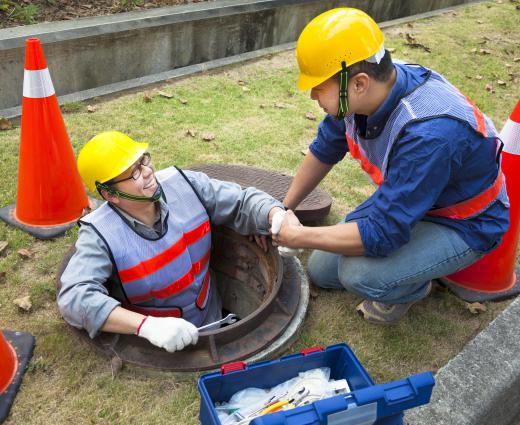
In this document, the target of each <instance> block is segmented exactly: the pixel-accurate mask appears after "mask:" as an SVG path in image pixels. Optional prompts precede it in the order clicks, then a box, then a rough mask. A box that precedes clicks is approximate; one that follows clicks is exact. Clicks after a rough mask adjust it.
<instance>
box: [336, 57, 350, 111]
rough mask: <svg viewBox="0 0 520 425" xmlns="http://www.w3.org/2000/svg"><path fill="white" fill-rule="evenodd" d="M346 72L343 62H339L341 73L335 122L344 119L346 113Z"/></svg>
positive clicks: (345, 65)
mask: <svg viewBox="0 0 520 425" xmlns="http://www.w3.org/2000/svg"><path fill="white" fill-rule="evenodd" d="M347 86H348V71H347V64H346V63H345V61H343V62H341V71H340V72H339V109H338V114H337V115H336V121H341V120H342V119H343V118H345V115H346V114H347V112H348V92H347Z"/></svg>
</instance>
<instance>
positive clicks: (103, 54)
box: [0, 0, 472, 116]
mask: <svg viewBox="0 0 520 425" xmlns="http://www.w3.org/2000/svg"><path fill="white" fill-rule="evenodd" d="M470 2H472V0H357V1H356V0H354V1H340V0H284V1H282V0H217V1H214V2H205V3H197V4H192V5H187V6H179V7H167V8H161V9H153V10H148V11H142V12H130V13H123V14H117V15H112V16H102V17H97V18H86V19H79V20H75V21H61V22H52V23H47V24H39V25H29V26H25V27H16V28H8V29H3V30H0V75H1V79H0V115H2V112H4V114H3V115H6V111H7V112H9V110H11V111H10V112H11V113H7V115H12V116H15V115H16V113H13V111H19V105H20V104H21V97H22V82H23V64H24V43H25V39H26V38H28V37H38V38H40V40H41V41H42V43H43V48H44V52H45V57H46V59H47V64H48V67H49V70H50V73H51V77H52V80H53V83H54V87H55V89H56V93H57V94H58V96H60V97H61V96H63V95H68V94H73V93H83V95H82V96H79V98H88V97H92V96H95V95H100V94H105V93H108V92H113V91H118V90H121V89H124V88H128V87H135V86H139V85H142V84H147V83H150V82H154V81H159V80H164V79H167V78H171V77H172V75H174V74H171V73H169V72H170V71H171V70H175V69H184V68H185V67H189V66H193V65H196V64H204V63H210V62H211V61H215V60H219V59H222V58H229V57H236V56H237V55H241V54H244V53H246V52H255V51H258V50H260V51H261V49H266V48H270V47H271V46H277V45H283V44H286V43H291V42H294V41H296V40H297V38H298V35H299V33H300V32H301V30H302V29H303V27H304V26H305V24H306V23H307V22H309V21H310V20H311V19H312V18H313V17H314V16H316V15H318V14H319V13H321V12H323V11H325V10H328V9H331V8H334V7H339V6H350V7H357V8H360V9H363V10H365V11H366V12H367V13H369V14H370V15H371V16H373V17H374V19H375V20H376V21H378V22H382V21H388V20H393V19H397V18H401V17H406V16H409V15H414V14H418V13H423V12H428V11H431V10H435V9H439V8H445V7H449V6H454V5H460V4H463V3H470ZM149 76H156V78H149ZM129 81H131V82H132V83H130V84H125V83H124V82H129ZM99 87H105V89H104V90H101V91H96V89H97V88H99ZM89 90H90V91H89ZM92 90H94V91H92ZM64 99H65V100H67V99H68V100H73V99H75V98H74V97H73V96H72V97H71V96H68V97H67V96H65V97H64V98H60V100H61V101H64ZM13 108H14V109H13Z"/></svg>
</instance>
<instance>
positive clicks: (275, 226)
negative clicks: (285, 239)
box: [271, 210, 302, 257]
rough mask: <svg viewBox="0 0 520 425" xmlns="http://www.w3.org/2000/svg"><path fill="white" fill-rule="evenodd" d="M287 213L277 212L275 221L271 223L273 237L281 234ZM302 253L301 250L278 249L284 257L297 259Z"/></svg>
mask: <svg viewBox="0 0 520 425" xmlns="http://www.w3.org/2000/svg"><path fill="white" fill-rule="evenodd" d="M286 212H287V211H283V210H280V211H276V212H275V213H274V215H273V220H272V222H271V233H272V234H273V235H277V234H278V233H280V229H281V228H282V222H283V219H284V217H285V213H286ZM301 252H302V250H301V249H295V248H287V247H285V246H279V247H278V253H279V254H280V255H281V256H282V257H295V256H296V255H298V254H299V253H301Z"/></svg>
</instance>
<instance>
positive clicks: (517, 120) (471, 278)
mask: <svg viewBox="0 0 520 425" xmlns="http://www.w3.org/2000/svg"><path fill="white" fill-rule="evenodd" d="M500 138H501V139H502V141H503V142H504V149H503V151H502V171H503V173H504V176H505V177H506V187H507V195H508V197H509V202H510V203H511V207H510V210H509V218H510V224H509V230H508V231H507V233H506V234H505V235H504V238H503V240H502V243H501V244H500V246H499V247H498V248H497V249H495V250H494V251H492V252H490V253H489V254H487V255H485V256H484V257H482V258H481V259H480V260H479V261H477V262H476V263H473V264H472V265H471V266H469V267H467V268H465V269H464V270H461V271H459V272H457V273H454V274H451V275H449V276H447V277H444V278H442V279H441V281H442V283H444V284H446V285H447V286H448V287H449V288H450V289H451V290H452V291H453V292H454V293H455V294H456V295H457V296H459V297H460V298H462V299H464V300H466V301H469V302H475V301H498V300H502V299H505V298H510V297H512V296H515V295H518V294H519V293H520V283H519V279H518V276H519V271H518V269H517V270H515V257H516V249H517V246H518V233H519V230H520V101H519V102H518V103H517V105H516V108H515V110H514V111H513V113H512V114H511V117H510V118H509V119H508V120H507V122H506V125H505V126H504V128H503V129H502V131H501V133H500Z"/></svg>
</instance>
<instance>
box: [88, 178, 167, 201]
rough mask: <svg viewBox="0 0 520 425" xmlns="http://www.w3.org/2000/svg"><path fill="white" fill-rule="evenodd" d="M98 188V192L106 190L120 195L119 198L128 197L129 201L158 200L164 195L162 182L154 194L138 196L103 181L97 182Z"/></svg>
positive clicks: (114, 194)
mask: <svg viewBox="0 0 520 425" xmlns="http://www.w3.org/2000/svg"><path fill="white" fill-rule="evenodd" d="M96 188H97V190H98V192H99V193H100V194H101V191H102V190H106V191H107V192H108V193H110V195H113V196H118V197H119V198H123V199H128V200H129V201H137V202H156V201H158V200H159V199H160V198H161V196H162V187H161V185H160V184H157V189H155V192H154V194H153V195H152V196H138V195H131V194H129V193H126V192H121V191H120V190H117V189H114V188H113V187H111V186H108V185H106V184H103V183H99V182H96Z"/></svg>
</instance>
